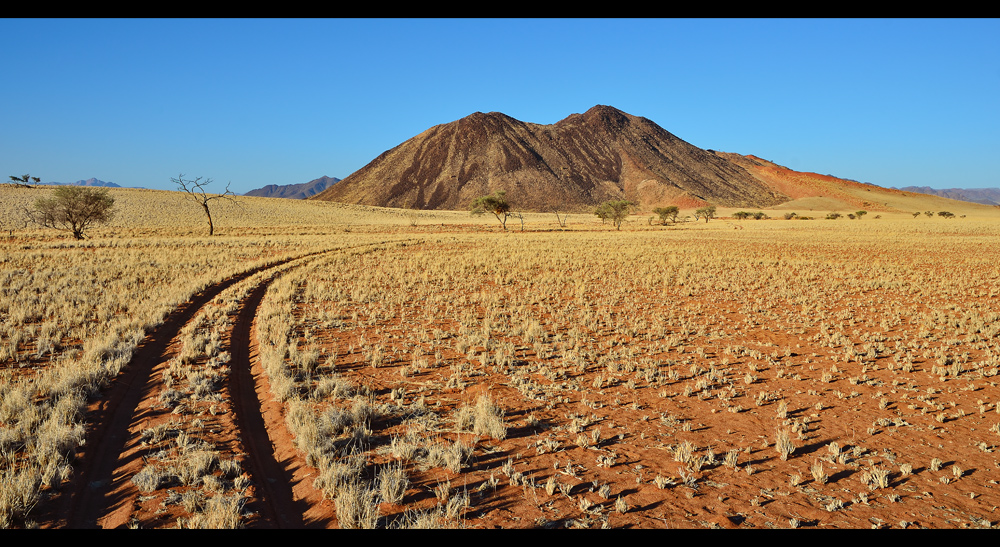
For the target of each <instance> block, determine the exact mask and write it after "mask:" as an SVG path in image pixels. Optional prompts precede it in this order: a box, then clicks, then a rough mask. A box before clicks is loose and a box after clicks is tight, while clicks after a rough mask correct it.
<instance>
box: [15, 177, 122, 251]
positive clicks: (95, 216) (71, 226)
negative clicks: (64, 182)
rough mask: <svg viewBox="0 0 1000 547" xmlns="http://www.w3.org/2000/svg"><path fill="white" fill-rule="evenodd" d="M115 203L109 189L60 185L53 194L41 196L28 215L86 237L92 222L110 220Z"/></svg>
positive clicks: (36, 221)
mask: <svg viewBox="0 0 1000 547" xmlns="http://www.w3.org/2000/svg"><path fill="white" fill-rule="evenodd" d="M114 205H115V199H114V198H113V197H111V196H109V195H108V190H107V189H100V190H95V189H93V188H87V187H85V186H60V187H58V188H56V189H55V190H54V191H53V192H52V197H49V198H38V200H36V201H35V207H34V209H33V210H30V211H28V217H29V218H31V220H33V221H34V222H35V223H37V224H40V225H42V226H45V227H46V228H55V229H57V230H63V231H67V232H71V233H72V234H73V237H74V238H76V239H83V238H84V231H86V230H87V228H89V227H90V226H91V225H93V224H94V223H98V222H102V223H103V222H107V221H109V220H111V217H112V216H113V215H114V211H113V210H112V208H113V207H114Z"/></svg>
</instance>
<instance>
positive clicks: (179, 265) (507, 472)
mask: <svg viewBox="0 0 1000 547" xmlns="http://www.w3.org/2000/svg"><path fill="white" fill-rule="evenodd" d="M47 191H48V190H47V189H44V188H40V189H15V188H10V187H4V188H2V189H0V195H2V205H0V208H2V210H0V213H2V217H0V218H3V225H2V226H0V228H2V230H3V232H2V233H0V295H2V298H0V318H2V320H0V475H2V476H0V525H2V526H3V527H15V528H22V527H42V528H49V527H73V526H81V527H94V526H99V527H143V528H174V527H211V528H230V527H251V528H253V527H260V528H266V527H278V526H292V525H294V526H303V527H341V528H370V527H469V528H493V527H502V528H536V527H538V528H550V527H555V528H601V527H611V528H617V527H633V528H700V527H712V528H715V527H725V528H734V527H735V528H790V527H791V528H797V527H801V528H822V527H832V528H872V527H879V528H881V527H886V528H889V527H891V528H898V527H906V528H910V527H926V528H967V527H972V528H979V527H993V526H996V525H997V524H998V523H1000V517H998V516H997V514H996V509H997V506H1000V496H998V491H997V482H996V480H997V478H998V473H1000V457H998V455H997V454H998V453H997V451H996V450H997V447H998V445H1000V389H998V388H997V386H996V382H997V380H998V377H997V367H998V365H1000V342H998V341H997V335H998V333H1000V262H998V260H997V258H998V257H1000V210H998V209H996V208H991V207H986V206H980V205H975V204H965V203H961V202H955V201H951V200H944V199H941V198H935V197H932V196H919V195H915V194H910V195H895V194H892V195H887V196H885V197H884V199H883V198H880V200H879V201H880V202H881V203H883V205H882V206H881V208H880V209H875V208H870V209H869V213H868V214H867V215H865V216H864V217H863V219H861V220H850V219H847V218H840V219H837V220H826V219H825V216H826V215H827V214H828V213H829V212H832V211H837V210H838V208H839V212H841V213H842V214H844V215H846V214H847V213H850V212H853V211H854V210H855V208H854V207H853V206H852V205H850V204H845V203H844V202H843V201H836V200H832V198H831V199H829V200H827V201H823V198H817V197H807V198H803V199H802V200H797V201H795V202H792V203H789V204H785V205H783V206H781V207H779V208H776V209H773V210H769V211H764V212H765V213H766V214H767V215H768V216H770V217H771V218H770V219H766V220H752V219H751V220H739V221H736V220H734V219H733V218H732V214H733V213H735V212H737V211H738V210H737V209H732V210H730V209H725V210H722V209H720V210H719V211H718V216H719V218H716V219H713V220H711V221H709V222H707V223H706V222H704V221H700V222H693V221H688V222H679V223H677V224H672V225H667V226H661V225H659V224H658V222H656V223H654V222H651V221H650V216H651V213H649V212H640V213H638V214H636V215H633V216H632V217H631V218H630V219H629V220H628V221H627V222H626V223H625V224H624V225H623V226H622V229H621V230H620V231H618V230H615V229H614V228H613V227H611V226H610V224H609V225H603V224H602V223H601V222H600V220H599V219H597V218H596V217H594V216H593V215H570V218H569V221H568V223H567V226H566V227H561V226H559V224H557V222H556V217H555V215H552V214H542V213H525V214H524V216H523V217H524V223H523V229H522V224H521V221H520V219H510V220H508V223H507V228H508V230H507V231H506V232H503V231H501V230H500V225H499V223H498V222H497V221H496V219H494V218H493V217H492V216H489V215H486V216H483V217H472V216H470V215H469V214H468V213H467V212H462V211H442V212H439V211H418V212H409V211H401V210H392V209H381V208H374V207H358V206H345V205H338V204H334V203H327V202H315V201H293V200H282V199H270V198H245V197H244V198H239V202H240V205H239V206H236V205H233V204H229V203H227V202H223V201H220V202H218V206H217V207H216V208H214V209H213V210H214V220H215V226H216V235H215V236H213V237H211V238H209V237H207V236H205V235H204V234H205V233H206V232H207V228H206V224H205V221H204V218H203V216H201V215H202V214H201V211H200V210H199V209H198V207H197V206H196V205H193V204H192V203H190V202H185V201H184V200H183V197H182V196H181V195H180V194H178V193H176V192H165V191H152V190H134V189H112V190H111V195H112V196H114V197H115V199H116V205H117V207H118V212H117V215H116V217H115V220H113V221H112V222H111V223H110V224H108V225H105V226H98V227H96V228H94V229H92V230H91V231H90V232H88V236H89V237H88V239H86V240H83V241H74V240H72V239H70V238H69V237H68V236H67V235H66V234H63V233H60V232H57V231H54V230H49V229H39V228H36V227H33V226H30V225H25V224H24V223H23V222H22V221H20V218H21V217H20V216H19V211H20V210H21V208H22V207H29V206H30V205H31V203H33V200H34V199H36V198H37V197H40V196H42V195H45V192H47ZM860 191H866V190H864V189H862V190H860ZM810 209H811V210H810ZM942 210H947V211H950V212H952V213H954V214H955V215H956V216H955V218H943V217H940V216H938V215H936V214H934V215H925V214H920V215H918V216H914V215H913V214H912V213H913V212H922V211H931V212H937V211H942ZM786 212H796V213H797V214H798V215H799V216H811V217H813V220H800V219H795V220H785V219H784V218H783V215H784V213H786ZM691 213H692V212H691V211H682V213H681V217H682V218H683V217H685V216H688V215H690V214H691ZM251 270H252V272H251ZM244 272H247V273H248V276H247V277H245V278H239V281H238V282H234V283H233V284H231V285H225V286H223V285H222V284H221V283H222V282H224V280H227V279H235V278H234V276H237V275H239V274H241V273H244ZM254 272H255V273H254ZM251 273H252V275H250V274H251ZM212 287H217V288H218V293H217V295H216V296H214V297H212V298H211V299H210V301H207V303H205V304H203V305H200V306H195V307H191V314H192V315H191V319H190V320H185V321H183V322H178V324H177V333H176V335H175V336H168V337H167V338H168V339H169V340H166V341H164V345H165V347H166V349H165V350H164V351H163V352H162V355H159V354H158V355H157V360H156V362H155V363H152V364H149V365H148V366H149V367H150V371H151V372H149V373H148V374H147V375H148V380H143V381H144V382H146V383H145V385H146V386H147V387H146V389H145V391H144V392H143V394H142V398H141V401H140V402H139V403H138V404H136V405H134V406H132V407H128V405H119V404H118V403H117V402H114V403H113V402H110V401H112V399H111V394H113V393H116V392H117V391H116V390H118V389H123V388H119V387H117V386H118V384H123V383H124V382H123V381H122V378H124V377H125V375H126V374H127V372H128V369H129V368H131V367H135V366H138V365H137V364H136V362H135V359H134V358H133V356H134V355H138V354H139V353H140V352H141V350H142V348H143V346H144V345H145V344H148V340H151V339H153V338H155V337H156V336H157V335H158V334H157V333H162V332H165V329H167V327H168V326H170V324H171V319H170V318H171V317H174V315H172V314H175V315H176V313H177V312H176V310H178V309H180V308H183V307H184V306H185V303H186V302H193V301H194V299H195V297H196V295H198V294H202V293H203V292H205V291H207V290H210V289H211V288H212ZM250 320H252V326H249V325H251V323H250ZM243 323H246V325H248V326H247V327H246V328H248V329H249V330H247V331H246V332H247V333H249V334H241V333H243V332H244V331H242V330H240V329H241V328H242V327H241V325H243ZM244 356H245V357H244ZM244 359H245V360H246V363H247V364H246V366H247V367H248V370H250V369H249V367H253V369H252V370H254V371H256V372H255V373H254V374H255V375H256V376H255V377H256V378H257V381H258V387H257V398H256V399H254V401H256V403H253V406H255V408H254V409H252V410H253V411H254V412H255V415H259V416H260V420H261V424H263V425H262V427H263V428H264V429H261V430H260V431H259V432H258V433H259V435H258V436H265V437H267V438H268V439H269V442H265V443H261V444H252V443H256V442H258V441H257V440H255V439H252V438H250V439H248V438H247V435H246V434H245V431H246V430H247V429H248V428H249V427H250V426H248V425H247V423H248V421H247V418H243V416H245V414H241V413H245V412H247V410H246V409H242V410H241V407H243V406H246V404H247V402H246V400H244V399H243V398H242V396H241V395H239V394H238V393H237V392H236V391H235V388H233V387H232V385H231V384H230V383H229V377H230V376H235V375H236V374H237V372H238V367H240V366H243V365H242V364H241V363H243V361H244ZM144 366H145V365H144ZM118 407H121V408H122V410H121V411H120V412H123V413H125V414H123V415H124V416H125V417H126V418H127V420H125V422H126V423H127V427H128V430H127V434H128V435H129V439H130V440H123V441H121V442H122V446H123V448H122V449H121V451H120V453H119V452H117V449H116V450H112V451H111V452H114V453H113V454H112V458H111V459H112V460H114V459H115V458H117V461H118V463H116V464H115V467H114V472H113V473H112V472H111V471H110V470H109V471H108V472H107V473H108V476H109V477H113V478H112V479H111V483H109V485H108V488H109V491H108V493H107V494H105V495H104V496H103V497H98V498H96V500H97V501H95V502H94V503H93V504H89V505H92V507H90V506H88V507H87V511H86V515H85V516H81V515H84V511H83V510H82V509H77V507H79V506H80V505H81V504H80V503H79V502H76V501H74V500H77V499H90V498H86V497H84V498H81V497H80V496H86V495H88V494H86V493H83V494H79V493H78V492H81V491H82V490H81V488H82V487H81V485H80V482H81V481H82V480H83V479H84V478H87V480H91V479H93V478H94V477H95V476H97V475H98V474H99V472H98V471H91V469H92V466H93V465H96V464H91V463H90V462H91V461H92V460H93V459H94V458H95V457H96V456H94V455H93V454H98V453H103V452H101V451H102V450H110V449H109V448H105V447H110V446H111V445H108V444H107V443H106V442H105V440H104V439H101V438H93V437H92V436H91V434H92V433H94V432H99V431H102V429H101V428H100V427H99V424H95V423H93V421H94V417H96V416H106V415H110V414H112V410H114V409H115V408H118ZM126 407H128V408H126ZM118 412H119V411H117V410H115V412H114V414H115V415H117V413H118ZM102 413H103V414H102ZM247 443H251V444H249V445H248V444H247ZM261 446H265V447H269V448H267V450H272V449H273V451H274V453H273V454H267V455H266V458H267V459H270V460H273V462H279V464H280V465H282V466H284V467H283V468H282V469H281V471H280V472H281V473H283V475H282V476H281V477H282V478H283V479H282V480H283V482H284V483H285V484H286V485H287V487H286V488H285V490H281V489H280V488H278V489H275V487H273V486H268V485H266V484H265V482H266V481H267V479H268V478H272V479H274V478H275V477H262V476H260V473H261V471H259V469H264V468H265V467H261V466H266V465H267V464H268V462H263V463H262V462H259V461H257V459H259V458H261V457H264V455H260V454H257V453H256V452H255V451H259V450H261V448H260V447H261ZM111 452H109V453H111ZM273 462H272V463H273ZM112 463H114V462H112ZM94 469H96V468H94ZM285 478H287V480H284V479H285ZM83 486H86V485H83ZM280 500H285V501H286V502H287V501H289V500H290V501H291V502H292V503H291V504H290V505H287V506H286V505H282V503H284V502H281V501H280ZM281 507H284V508H285V509H280V510H281V511H285V510H288V511H291V509H288V507H294V508H295V509H294V510H295V511H297V513H296V516H295V518H294V519H293V520H292V521H290V522H286V521H279V520H277V518H278V517H275V516H274V514H276V513H277V512H279V508H281ZM67 508H68V509H67ZM285 518H287V517H285Z"/></svg>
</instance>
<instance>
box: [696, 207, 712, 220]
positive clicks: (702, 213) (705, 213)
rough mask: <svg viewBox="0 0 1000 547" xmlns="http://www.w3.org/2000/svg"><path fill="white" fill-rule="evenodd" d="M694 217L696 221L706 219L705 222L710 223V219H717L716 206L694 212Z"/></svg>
mask: <svg viewBox="0 0 1000 547" xmlns="http://www.w3.org/2000/svg"><path fill="white" fill-rule="evenodd" d="M694 217H695V220H697V219H698V218H699V217H701V218H704V219H705V222H708V219H710V218H715V205H707V206H705V207H702V208H701V209H697V210H696V211H695V212H694Z"/></svg>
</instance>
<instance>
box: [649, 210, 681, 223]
mask: <svg viewBox="0 0 1000 547" xmlns="http://www.w3.org/2000/svg"><path fill="white" fill-rule="evenodd" d="M653 212H654V213H656V215H657V216H659V217H660V222H661V223H662V224H663V225H664V226H666V224H667V220H669V221H670V222H674V223H675V222H677V215H679V214H681V210H680V208H679V207H677V206H676V205H668V206H666V207H657V208H656V209H653Z"/></svg>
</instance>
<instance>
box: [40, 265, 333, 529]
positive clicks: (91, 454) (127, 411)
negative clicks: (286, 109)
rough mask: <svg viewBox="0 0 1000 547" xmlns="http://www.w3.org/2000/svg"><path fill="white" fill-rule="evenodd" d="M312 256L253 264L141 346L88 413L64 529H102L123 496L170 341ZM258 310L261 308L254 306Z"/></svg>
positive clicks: (60, 523) (60, 522) (172, 317)
mask: <svg viewBox="0 0 1000 547" xmlns="http://www.w3.org/2000/svg"><path fill="white" fill-rule="evenodd" d="M314 254H317V253H311V254H310V255H304V256H301V257H293V258H288V259H284V260H280V261H277V262H274V263H270V264H266V265H263V266H260V267H258V268H254V269H251V270H248V271H246V272H243V273H241V274H238V275H235V276H233V277H230V278H229V279H226V280H223V281H221V282H219V283H216V284H214V285H211V286H209V287H208V288H206V289H204V290H202V291H201V292H200V293H198V294H196V295H195V296H193V297H192V298H191V299H190V300H189V301H188V302H186V303H184V304H182V305H180V306H178V308H177V309H175V310H174V311H173V312H171V313H170V314H169V315H168V316H167V318H166V319H165V321H164V322H163V324H161V325H160V326H159V327H158V328H157V329H156V330H155V331H154V332H153V333H152V334H151V335H149V336H147V338H146V340H145V341H144V342H143V343H142V344H141V345H140V346H139V347H138V348H137V349H136V351H135V353H134V354H133V356H132V358H131V360H130V361H129V364H128V366H127V367H126V368H125V371H124V372H123V373H122V375H120V376H119V377H118V378H116V379H115V381H114V382H113V383H112V386H111V388H110V390H109V392H108V393H107V394H106V395H105V396H104V397H103V398H102V400H101V401H100V402H99V403H98V404H97V406H96V408H94V409H92V410H91V411H90V412H88V415H87V419H86V423H87V435H86V438H87V439H88V440H89V441H90V444H89V446H86V447H85V449H84V451H83V456H82V460H81V463H80V464H79V465H78V466H77V467H76V470H75V471H76V472H75V476H74V479H73V480H72V481H70V484H68V485H66V486H67V490H66V491H64V492H63V494H62V496H61V498H62V500H61V503H60V504H59V507H58V508H57V509H56V510H57V514H56V515H55V518H54V519H53V522H54V523H55V526H56V527H59V528H63V527H66V528H98V527H100V526H99V523H98V521H99V519H100V518H101V517H102V515H105V514H107V513H108V512H110V511H111V510H112V508H114V507H116V506H118V505H120V504H121V503H122V502H123V501H124V500H123V499H122V498H121V497H120V496H112V495H111V494H112V492H113V488H114V486H115V485H118V484H120V483H122V482H123V481H128V480H129V477H123V476H115V471H116V470H117V469H118V468H119V467H120V466H121V464H122V463H123V462H121V461H120V456H121V455H122V454H123V453H124V452H125V451H126V445H127V443H128V441H129V439H130V436H131V435H130V428H131V427H132V426H133V425H134V424H135V423H136V418H137V417H136V411H137V409H138V408H139V405H140V402H141V401H142V400H143V398H144V396H147V395H149V394H150V393H151V392H152V391H153V387H154V383H155V382H154V380H155V379H154V377H153V370H154V367H155V366H156V365H157V364H159V363H161V362H162V361H164V358H165V356H166V354H167V351H168V348H169V347H170V345H171V343H172V342H173V341H174V340H175V339H176V338H177V337H178V336H179V333H180V330H181V328H182V327H183V326H184V325H185V324H186V323H187V322H188V321H190V320H191V319H192V318H194V317H195V315H196V314H197V313H198V311H199V310H201V309H202V308H203V307H204V306H205V305H206V304H207V303H209V302H210V301H211V300H212V299H213V298H215V297H216V296H218V295H219V294H220V293H221V292H222V291H224V290H226V289H227V288H229V287H231V286H233V285H235V284H236V283H238V282H240V281H243V280H245V279H247V278H249V277H251V276H253V275H255V274H257V273H259V272H262V271H265V270H267V269H271V268H276V267H278V266H281V265H283V264H285V263H288V262H290V261H292V260H296V259H301V258H304V257H307V256H311V255H314ZM253 310H254V311H255V310H256V308H253Z"/></svg>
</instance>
